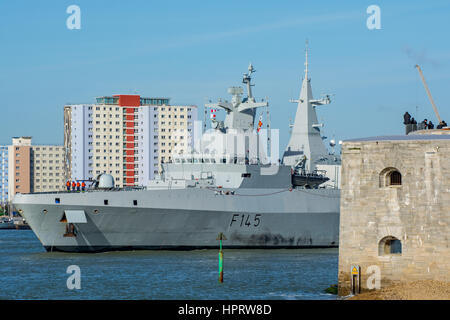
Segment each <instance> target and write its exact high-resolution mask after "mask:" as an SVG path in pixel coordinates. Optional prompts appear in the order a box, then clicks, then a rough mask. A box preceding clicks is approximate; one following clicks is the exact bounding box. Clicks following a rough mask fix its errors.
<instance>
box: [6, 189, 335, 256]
mask: <svg viewBox="0 0 450 320" xmlns="http://www.w3.org/2000/svg"><path fill="white" fill-rule="evenodd" d="M57 202H59V203H57ZM105 203H106V204H105ZM14 205H15V207H16V208H17V210H19V212H21V214H22V215H23V216H24V218H25V219H26V221H27V222H28V224H29V225H30V226H31V228H32V230H33V231H34V233H35V234H36V236H37V237H38V238H39V240H40V241H41V243H42V244H43V246H44V247H45V248H46V250H47V251H66V252H100V251H113V250H138V249H144V250H151V249H163V250H191V249H207V248H217V246H218V241H217V240H216V238H217V235H218V234H219V233H220V232H222V233H224V234H225V236H226V237H227V240H226V241H224V247H225V248H266V249H274V248H317V247H337V245H338V242H339V240H338V239H339V190H337V189H311V190H305V189H239V190H236V192H235V194H231V193H229V194H226V192H219V191H214V190H211V189H207V188H195V189H190V188H188V189H171V190H134V191H102V192H84V193H48V194H18V195H16V197H15V199H14ZM244 208H245V209H244ZM67 211H76V212H80V211H84V216H85V220H86V221H85V222H83V223H73V225H74V227H75V234H76V236H74V237H68V236H64V235H65V233H66V226H67V224H68V222H70V221H65V220H64V219H63V218H65V216H64V215H65V212H67ZM61 220H63V221H61Z"/></svg>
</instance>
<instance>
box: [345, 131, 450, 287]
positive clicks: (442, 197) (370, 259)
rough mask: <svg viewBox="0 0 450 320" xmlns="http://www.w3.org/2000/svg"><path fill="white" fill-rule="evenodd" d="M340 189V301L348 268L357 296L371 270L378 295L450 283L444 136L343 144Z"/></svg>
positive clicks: (449, 184)
mask: <svg viewBox="0 0 450 320" xmlns="http://www.w3.org/2000/svg"><path fill="white" fill-rule="evenodd" d="M448 133H450V131H448ZM394 172H398V173H400V175H401V176H400V180H401V182H400V184H398V182H399V181H398V180H399V175H398V173H394ZM392 179H393V180H392ZM341 182H342V190H341V211H340V240H339V276H338V277H339V280H338V281H339V294H340V295H348V294H349V293H350V292H351V291H350V290H351V270H350V268H351V266H352V265H359V266H360V267H361V281H360V284H361V292H364V291H367V290H368V286H367V280H368V279H369V277H370V276H371V275H372V274H373V273H372V272H373V267H371V268H369V266H373V265H375V266H378V267H379V270H380V271H381V273H380V275H381V287H385V286H387V285H390V284H392V283H393V282H407V281H414V280H424V279H433V280H443V281H450V247H449V245H450V239H449V237H450V135H440V136H433V135H423V136H421V135H414V136H413V135H409V136H403V138H402V137H395V138H389V137H378V138H371V139H361V140H353V141H346V142H344V143H343V145H342V179H341ZM392 240H395V242H394V241H392ZM399 246H401V249H400V248H399ZM399 251H400V252H399ZM368 268H369V270H368ZM371 279H373V278H371ZM371 281H372V280H371ZM371 283H372V282H371Z"/></svg>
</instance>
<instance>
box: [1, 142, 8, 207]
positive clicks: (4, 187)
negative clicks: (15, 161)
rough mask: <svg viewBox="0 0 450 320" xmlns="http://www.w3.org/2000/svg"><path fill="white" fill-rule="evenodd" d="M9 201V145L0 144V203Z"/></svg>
mask: <svg viewBox="0 0 450 320" xmlns="http://www.w3.org/2000/svg"><path fill="white" fill-rule="evenodd" d="M6 202H8V146H0V205H5V203H6Z"/></svg>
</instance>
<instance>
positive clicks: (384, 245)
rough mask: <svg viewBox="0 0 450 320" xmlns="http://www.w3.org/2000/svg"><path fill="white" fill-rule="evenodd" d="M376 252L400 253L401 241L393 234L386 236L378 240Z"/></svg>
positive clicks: (386, 253)
mask: <svg viewBox="0 0 450 320" xmlns="http://www.w3.org/2000/svg"><path fill="white" fill-rule="evenodd" d="M378 254H379V255H380V256H386V255H391V254H398V255H401V254H402V242H401V241H400V240H399V239H397V238H396V237H393V236H387V237H384V238H383V239H381V240H380V243H379V245H378Z"/></svg>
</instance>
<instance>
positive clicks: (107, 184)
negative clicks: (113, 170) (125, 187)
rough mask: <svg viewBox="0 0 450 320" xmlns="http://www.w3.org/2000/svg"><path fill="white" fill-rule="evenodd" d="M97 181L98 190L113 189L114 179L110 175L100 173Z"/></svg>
mask: <svg viewBox="0 0 450 320" xmlns="http://www.w3.org/2000/svg"><path fill="white" fill-rule="evenodd" d="M97 181H98V188H100V189H110V188H114V178H113V176H112V175H110V174H106V173H102V174H101V175H99V176H98V178H97Z"/></svg>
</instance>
